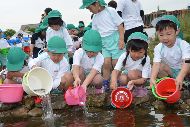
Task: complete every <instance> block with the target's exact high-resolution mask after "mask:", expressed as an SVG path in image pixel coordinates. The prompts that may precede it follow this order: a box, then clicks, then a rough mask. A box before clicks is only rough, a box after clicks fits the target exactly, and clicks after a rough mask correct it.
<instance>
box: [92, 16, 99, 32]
mask: <svg viewBox="0 0 190 127" xmlns="http://www.w3.org/2000/svg"><path fill="white" fill-rule="evenodd" d="M94 22H95V19H94V17H93V19H92V29H93V30H98V28H97V26H96V24H95V23H94Z"/></svg>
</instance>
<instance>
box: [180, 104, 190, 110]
mask: <svg viewBox="0 0 190 127" xmlns="http://www.w3.org/2000/svg"><path fill="white" fill-rule="evenodd" d="M188 108H189V106H188V105H187V104H180V109H182V110H186V109H188Z"/></svg>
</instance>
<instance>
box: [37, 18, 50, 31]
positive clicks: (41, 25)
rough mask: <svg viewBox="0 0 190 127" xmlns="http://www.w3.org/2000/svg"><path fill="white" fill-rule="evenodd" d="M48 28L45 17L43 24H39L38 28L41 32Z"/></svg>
mask: <svg viewBox="0 0 190 127" xmlns="http://www.w3.org/2000/svg"><path fill="white" fill-rule="evenodd" d="M48 26H49V24H48V16H46V17H44V20H43V22H42V23H40V25H39V27H40V29H41V30H45V29H46V30H47V27H48ZM35 33H36V31H35Z"/></svg>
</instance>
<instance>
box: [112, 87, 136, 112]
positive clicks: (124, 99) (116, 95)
mask: <svg viewBox="0 0 190 127" xmlns="http://www.w3.org/2000/svg"><path fill="white" fill-rule="evenodd" d="M132 100H133V96H132V93H131V91H130V90H129V89H128V88H126V87H117V90H114V91H112V93H111V102H112V104H113V105H114V106H115V107H117V108H120V109H124V108H127V107H128V106H129V105H130V104H131V103H132Z"/></svg>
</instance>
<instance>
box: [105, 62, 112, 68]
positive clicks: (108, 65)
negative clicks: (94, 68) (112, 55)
mask: <svg viewBox="0 0 190 127" xmlns="http://www.w3.org/2000/svg"><path fill="white" fill-rule="evenodd" d="M103 68H104V69H110V68H111V63H104V65H103Z"/></svg>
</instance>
